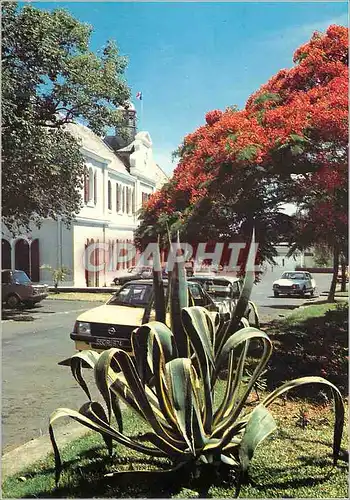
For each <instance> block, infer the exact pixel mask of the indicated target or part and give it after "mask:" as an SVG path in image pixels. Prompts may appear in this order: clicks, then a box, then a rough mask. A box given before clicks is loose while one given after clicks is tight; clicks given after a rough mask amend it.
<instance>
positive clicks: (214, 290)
mask: <svg viewBox="0 0 350 500" xmlns="http://www.w3.org/2000/svg"><path fill="white" fill-rule="evenodd" d="M189 281H190V282H191V283H200V284H201V285H202V287H203V288H204V290H205V291H206V292H208V294H209V295H210V296H211V297H213V298H214V299H215V300H222V299H238V297H239V295H240V293H241V288H242V280H241V279H240V278H233V277H231V276H213V275H202V276H201V275H197V274H196V275H194V276H193V277H192V278H190V279H189Z"/></svg>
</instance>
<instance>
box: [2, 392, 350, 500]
mask: <svg viewBox="0 0 350 500" xmlns="http://www.w3.org/2000/svg"><path fill="white" fill-rule="evenodd" d="M271 409H272V412H273V414H274V417H275V418H276V419H277V421H278V422H279V430H278V431H276V432H275V433H274V434H273V435H272V436H271V437H270V438H268V439H267V440H266V441H265V442H264V443H262V444H261V446H259V447H258V449H257V451H256V454H255V456H254V459H253V461H252V464H251V468H250V474H249V477H250V481H249V483H248V484H246V485H243V486H242V490H241V494H240V496H241V497H242V498H310V497H312V498H347V497H348V495H347V487H348V480H347V474H348V467H347V464H346V463H345V462H344V461H339V464H338V465H337V466H336V467H333V463H332V458H331V443H332V433H333V430H332V422H333V414H332V410H331V408H330V406H323V407H322V408H320V406H317V405H308V407H307V411H308V415H309V423H308V425H307V426H306V427H305V428H302V427H300V411H301V410H305V405H304V404H303V403H302V402H296V401H287V402H283V401H279V402H276V403H274V405H273V406H272V407H271ZM125 427H126V428H125V431H126V433H129V434H135V431H137V432H142V431H143V430H144V429H145V426H144V424H143V423H142V422H140V420H138V419H136V418H135V417H134V416H133V415H132V414H131V412H129V411H127V414H126V418H125ZM345 428H346V427H345ZM137 432H136V433H137ZM346 444H347V437H346V436H344V438H343V443H342V445H343V447H344V448H345V447H346ZM62 459H63V463H64V471H63V473H62V476H61V480H60V484H59V487H58V489H57V490H56V489H55V481H54V461H53V457H52V456H49V458H47V459H45V460H43V461H41V462H38V463H37V464H35V465H33V466H32V467H31V468H30V469H28V470H27V471H23V472H21V473H20V474H17V475H16V476H13V477H11V478H8V479H6V480H5V481H4V484H3V490H2V494H3V497H4V498H38V497H41V498H91V497H98V498H101V497H103V498H142V497H143V498H145V497H147V498H152V497H153V498H176V497H189V496H192V495H193V493H194V492H193V491H192V492H191V490H190V489H189V485H187V484H183V485H181V482H180V481H179V477H178V476H177V477H176V475H175V474H168V475H164V477H162V475H159V474H157V473H149V474H144V473H141V474H138V473H137V472H134V473H132V474H130V472H131V471H134V470H143V471H147V470H148V471H150V470H153V471H154V470H155V469H165V468H169V466H170V463H169V462H167V461H166V460H165V459H150V458H148V457H145V456H142V455H140V454H138V453H136V452H133V451H131V450H128V449H127V448H123V447H122V446H120V445H116V446H115V452H114V457H112V459H110V458H109V457H108V455H107V451H106V448H105V446H104V443H103V441H102V438H101V437H100V436H99V435H97V434H95V433H91V434H88V435H86V437H84V438H80V439H78V440H76V441H73V442H72V443H70V444H69V445H68V446H66V447H65V448H64V450H63V452H62ZM113 471H126V472H127V473H126V474H123V475H121V476H118V477H116V478H104V477H103V475H104V474H106V473H110V472H113ZM24 478H25V481H23V479H24ZM209 493H210V494H211V495H212V496H213V497H215V498H224V497H227V498H232V497H234V494H235V491H234V488H233V487H232V485H225V484H224V485H223V484H218V485H214V486H212V487H211V489H210V491H209Z"/></svg>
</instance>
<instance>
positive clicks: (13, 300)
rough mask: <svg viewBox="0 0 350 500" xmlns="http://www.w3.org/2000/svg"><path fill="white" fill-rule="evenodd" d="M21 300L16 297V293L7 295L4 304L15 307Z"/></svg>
mask: <svg viewBox="0 0 350 500" xmlns="http://www.w3.org/2000/svg"><path fill="white" fill-rule="evenodd" d="M20 303H21V301H20V300H19V298H18V297H17V295H9V296H8V297H7V299H6V304H7V306H8V307H9V308H10V309H16V307H18V306H19V304H20Z"/></svg>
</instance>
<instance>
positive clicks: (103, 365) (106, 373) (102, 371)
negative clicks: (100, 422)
mask: <svg viewBox="0 0 350 500" xmlns="http://www.w3.org/2000/svg"><path fill="white" fill-rule="evenodd" d="M113 356H114V350H113V349H108V350H106V351H103V352H102V353H101V354H100V357H99V358H98V360H97V362H96V365H95V369H94V375H95V382H96V386H97V388H98V390H99V391H100V393H101V395H102V397H103V399H104V401H105V403H106V406H107V411H108V423H109V424H110V422H111V415H112V409H113V412H114V415H115V417H116V420H117V423H118V428H119V431H120V432H123V419H122V412H121V408H120V405H119V401H118V399H117V398H115V397H114V398H112V396H111V392H110V388H109V387H110V383H109V380H108V379H109V377H110V376H111V373H112V370H111V367H110V365H111V360H112V359H113ZM115 376H116V374H115ZM115 378H116V377H113V380H112V382H114V380H115Z"/></svg>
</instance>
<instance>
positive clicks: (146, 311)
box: [141, 289, 154, 325]
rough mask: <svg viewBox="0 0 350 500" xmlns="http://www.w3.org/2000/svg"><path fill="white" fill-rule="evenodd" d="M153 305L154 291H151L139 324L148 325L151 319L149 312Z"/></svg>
mask: <svg viewBox="0 0 350 500" xmlns="http://www.w3.org/2000/svg"><path fill="white" fill-rule="evenodd" d="M153 304H154V289H152V293H151V296H150V298H149V301H148V303H147V305H146V307H145V309H144V312H143V316H142V321H141V324H142V325H144V324H145V323H148V322H149V320H150V317H151V312H152V308H153Z"/></svg>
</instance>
